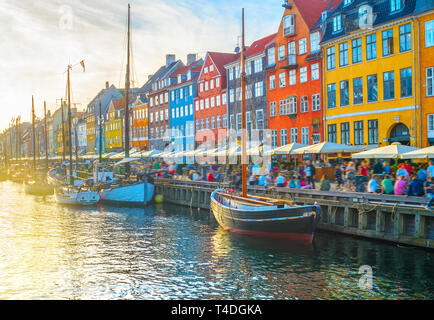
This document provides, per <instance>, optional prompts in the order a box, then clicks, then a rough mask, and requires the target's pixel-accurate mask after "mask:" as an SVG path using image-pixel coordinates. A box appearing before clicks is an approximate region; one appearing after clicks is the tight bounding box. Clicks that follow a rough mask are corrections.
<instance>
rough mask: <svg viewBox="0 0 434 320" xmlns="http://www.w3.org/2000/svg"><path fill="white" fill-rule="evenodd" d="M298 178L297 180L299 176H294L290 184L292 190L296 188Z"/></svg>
mask: <svg viewBox="0 0 434 320" xmlns="http://www.w3.org/2000/svg"><path fill="white" fill-rule="evenodd" d="M296 178H297V175H296V174H293V175H292V178H291V181H290V182H289V187H290V188H296V185H295V181H296Z"/></svg>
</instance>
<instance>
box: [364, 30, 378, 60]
mask: <svg viewBox="0 0 434 320" xmlns="http://www.w3.org/2000/svg"><path fill="white" fill-rule="evenodd" d="M376 58H377V35H376V34H375V33H374V34H371V35H369V36H366V60H372V59H376Z"/></svg>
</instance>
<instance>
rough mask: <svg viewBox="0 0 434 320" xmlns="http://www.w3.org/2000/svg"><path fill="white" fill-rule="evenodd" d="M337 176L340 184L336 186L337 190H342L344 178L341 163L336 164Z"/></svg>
mask: <svg viewBox="0 0 434 320" xmlns="http://www.w3.org/2000/svg"><path fill="white" fill-rule="evenodd" d="M335 178H336V183H337V184H338V185H337V187H336V188H337V190H341V188H342V186H343V184H344V180H343V179H342V169H341V166H340V165H339V164H338V165H336V170H335Z"/></svg>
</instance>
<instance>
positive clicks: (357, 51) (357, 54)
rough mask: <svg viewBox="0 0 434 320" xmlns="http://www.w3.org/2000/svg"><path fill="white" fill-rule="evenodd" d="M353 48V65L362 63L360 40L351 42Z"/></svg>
mask: <svg viewBox="0 0 434 320" xmlns="http://www.w3.org/2000/svg"><path fill="white" fill-rule="evenodd" d="M352 46H353V63H359V62H362V38H357V39H354V40H353V41H352Z"/></svg>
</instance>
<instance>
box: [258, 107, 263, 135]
mask: <svg viewBox="0 0 434 320" xmlns="http://www.w3.org/2000/svg"><path fill="white" fill-rule="evenodd" d="M256 129H259V130H262V129H264V111H263V110H262V109H261V110H256Z"/></svg>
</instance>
